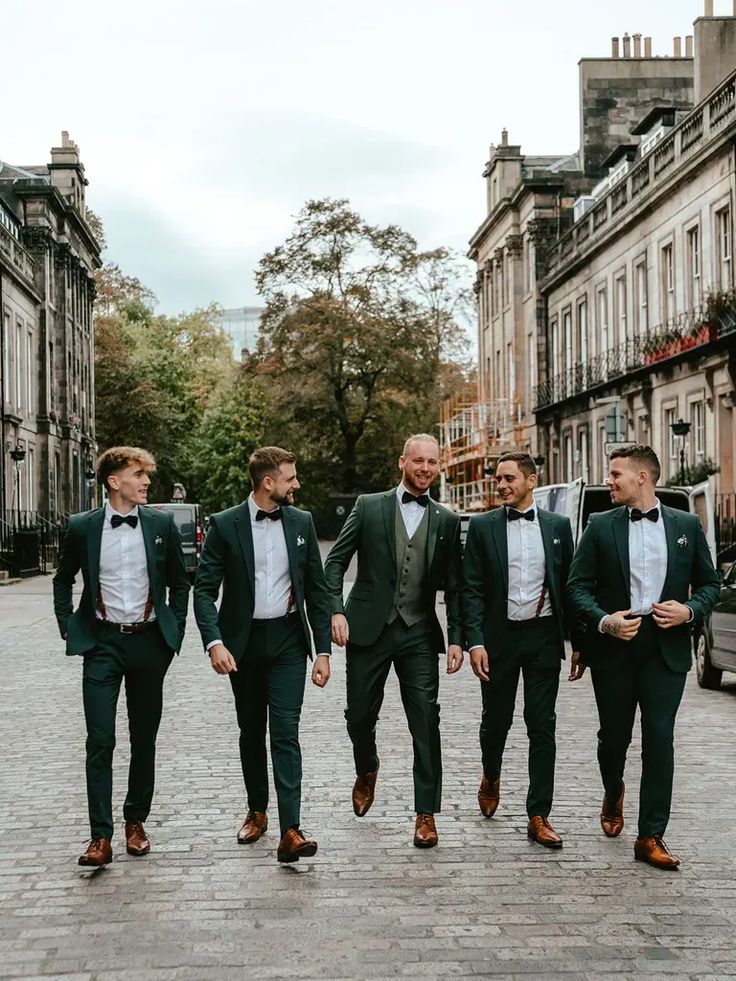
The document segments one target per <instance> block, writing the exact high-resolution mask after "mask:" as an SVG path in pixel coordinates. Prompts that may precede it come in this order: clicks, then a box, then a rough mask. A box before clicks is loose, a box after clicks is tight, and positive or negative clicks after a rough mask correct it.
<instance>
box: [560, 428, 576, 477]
mask: <svg viewBox="0 0 736 981" xmlns="http://www.w3.org/2000/svg"><path fill="white" fill-rule="evenodd" d="M562 466H563V467H564V475H565V476H564V479H565V480H566V481H567V483H570V482H571V481H573V480H574V479H575V477H574V476H573V474H574V472H575V461H574V460H573V456H572V433H571V432H570V431H569V430H568V431H567V432H566V433H565V436H564V439H563V443H562Z"/></svg>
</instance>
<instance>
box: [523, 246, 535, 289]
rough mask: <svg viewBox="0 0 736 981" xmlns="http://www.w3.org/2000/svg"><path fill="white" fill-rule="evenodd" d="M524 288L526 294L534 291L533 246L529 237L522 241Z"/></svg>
mask: <svg viewBox="0 0 736 981" xmlns="http://www.w3.org/2000/svg"><path fill="white" fill-rule="evenodd" d="M524 288H525V291H526V292H527V293H531V291H532V290H533V289H534V245H533V244H532V237H531V235H527V236H526V237H525V239H524Z"/></svg>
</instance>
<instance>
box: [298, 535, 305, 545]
mask: <svg viewBox="0 0 736 981" xmlns="http://www.w3.org/2000/svg"><path fill="white" fill-rule="evenodd" d="M296 543H297V545H305V544H306V542H305V541H304V539H303V538H302V536H301V535H299V536H298V537H297V540H296Z"/></svg>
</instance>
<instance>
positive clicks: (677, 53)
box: [673, 37, 682, 58]
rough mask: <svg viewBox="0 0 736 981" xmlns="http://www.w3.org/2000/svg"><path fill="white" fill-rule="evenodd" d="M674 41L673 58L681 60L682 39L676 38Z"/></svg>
mask: <svg viewBox="0 0 736 981" xmlns="http://www.w3.org/2000/svg"><path fill="white" fill-rule="evenodd" d="M673 41H674V55H675V58H682V38H681V37H676V38H674V39H673Z"/></svg>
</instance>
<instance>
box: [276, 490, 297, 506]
mask: <svg viewBox="0 0 736 981" xmlns="http://www.w3.org/2000/svg"><path fill="white" fill-rule="evenodd" d="M271 500H272V501H273V503H274V504H276V505H277V506H278V507H284V505H286V504H293V503H294V491H291V490H290V491H287V492H286V494H276V493H273V494H271Z"/></svg>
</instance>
